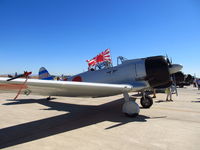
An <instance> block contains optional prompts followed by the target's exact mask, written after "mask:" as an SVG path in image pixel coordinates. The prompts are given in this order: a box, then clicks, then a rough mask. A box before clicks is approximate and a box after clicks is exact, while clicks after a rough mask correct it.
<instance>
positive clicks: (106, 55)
mask: <svg viewBox="0 0 200 150" xmlns="http://www.w3.org/2000/svg"><path fill="white" fill-rule="evenodd" d="M86 62H88V66H89V68H90V67H92V66H95V65H97V64H98V63H101V62H109V63H112V59H111V56H110V49H109V48H108V49H106V50H105V51H103V52H101V53H100V54H99V55H97V56H96V57H94V58H92V59H91V60H86Z"/></svg>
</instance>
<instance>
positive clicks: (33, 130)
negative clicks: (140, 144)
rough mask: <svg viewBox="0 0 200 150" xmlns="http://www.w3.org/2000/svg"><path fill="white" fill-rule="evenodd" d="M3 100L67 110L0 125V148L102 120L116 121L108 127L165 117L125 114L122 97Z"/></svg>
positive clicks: (13, 103)
mask: <svg viewBox="0 0 200 150" xmlns="http://www.w3.org/2000/svg"><path fill="white" fill-rule="evenodd" d="M7 101H11V102H9V103H5V104H3V105H7V106H9V105H19V104H20V105H21V104H30V103H39V104H41V105H45V106H47V107H49V108H48V109H46V110H57V111H66V112H67V113H66V114H62V115H58V116H53V117H50V118H45V119H41V120H36V121H32V122H28V123H24V124H19V125H15V126H11V127H7V128H3V129H0V149H1V148H5V147H9V146H14V145H17V144H22V143H25V142H29V141H33V140H37V139H40V138H44V137H48V136H51V135H56V134H59V133H63V132H67V131H71V130H75V129H79V128H82V127H86V126H89V125H93V124H97V123H100V122H103V121H111V122H117V123H118V124H116V125H114V126H111V127H107V128H106V129H112V128H114V127H118V126H120V125H124V124H126V123H130V122H146V121H147V119H157V118H166V116H163V117H162V116H161V117H151V118H150V117H147V116H144V115H139V116H137V117H135V118H129V117H125V116H124V114H122V113H121V107H122V104H123V100H122V99H118V100H115V101H112V102H109V103H106V104H102V105H99V106H91V105H77V104H69V103H61V102H56V101H52V100H50V101H48V100H46V99H18V100H15V101H13V100H7ZM66 140H67V139H66Z"/></svg>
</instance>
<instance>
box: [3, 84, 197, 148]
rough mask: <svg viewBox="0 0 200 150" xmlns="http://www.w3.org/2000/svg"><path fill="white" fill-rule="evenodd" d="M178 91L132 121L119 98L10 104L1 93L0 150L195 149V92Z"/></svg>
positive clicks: (24, 100)
mask: <svg viewBox="0 0 200 150" xmlns="http://www.w3.org/2000/svg"><path fill="white" fill-rule="evenodd" d="M178 91H179V96H178V97H175V96H174V95H173V99H174V102H166V101H165V98H166V95H165V94H164V93H160V94H157V98H155V99H154V105H153V106H152V107H151V108H150V109H141V112H140V115H139V116H137V117H136V118H128V117H126V116H124V115H123V114H122V113H121V107H122V104H123V99H122V95H118V96H112V97H107V98H96V99H92V98H68V97H55V99H52V100H50V101H47V100H46V99H44V97H41V96H20V97H19V99H18V100H13V99H12V98H13V97H14V96H15V94H8V93H3V94H0V119H1V120H0V149H1V148H5V149H12V150H13V149H20V150H23V149H24V150H29V149H30V150H31V149H34V150H35V149H43V150H49V149H50V150H51V149H59V150H62V149H65V150H66V149H72V150H73V149H74V150H79V149H80V150H83V149H87V150H88V149H95V150H96V149H103V150H107V149H108V150H111V149H115V150H116V149H119V150H123V149H124V150H127V149H138V150H143V149H144V150H146V149H148V150H151V149H152V150H157V149H158V150H159V149H163V150H174V149H181V150H183V149H184V150H188V149H190V150H199V149H200V144H199V140H200V91H198V90H197V89H196V88H192V87H188V88H183V89H178ZM131 94H132V95H133V96H137V94H135V93H131ZM138 98H139V97H138ZM137 102H138V103H139V99H137Z"/></svg>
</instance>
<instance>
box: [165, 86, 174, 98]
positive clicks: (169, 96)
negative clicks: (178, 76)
mask: <svg viewBox="0 0 200 150" xmlns="http://www.w3.org/2000/svg"><path fill="white" fill-rule="evenodd" d="M165 93H166V94H167V97H166V101H173V100H172V91H171V87H168V88H166V90H165Z"/></svg>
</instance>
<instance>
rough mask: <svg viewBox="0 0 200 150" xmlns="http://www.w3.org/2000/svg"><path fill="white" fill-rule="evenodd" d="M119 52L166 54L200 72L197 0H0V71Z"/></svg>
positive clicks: (62, 64)
mask: <svg viewBox="0 0 200 150" xmlns="http://www.w3.org/2000/svg"><path fill="white" fill-rule="evenodd" d="M106 48H110V49H111V53H112V59H113V62H115V64H116V57H117V56H124V57H126V58H130V59H131V58H140V57H146V56H153V55H165V54H166V53H167V54H168V56H170V57H172V58H173V61H174V63H180V64H182V65H183V66H184V69H183V71H184V72H185V73H191V74H194V73H196V74H197V75H198V76H199V77H200V1H199V0H0V66H1V67H0V68H1V69H0V74H6V73H12V72H15V71H17V72H23V71H24V70H28V71H33V73H34V74H37V72H38V69H39V68H40V67H41V66H44V67H46V68H47V69H48V70H49V71H50V72H51V73H53V74H62V73H64V74H74V73H79V72H82V71H83V70H87V63H86V62H85V60H87V59H90V58H92V57H94V56H96V55H97V54H98V53H100V52H101V51H103V50H105V49H106Z"/></svg>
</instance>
